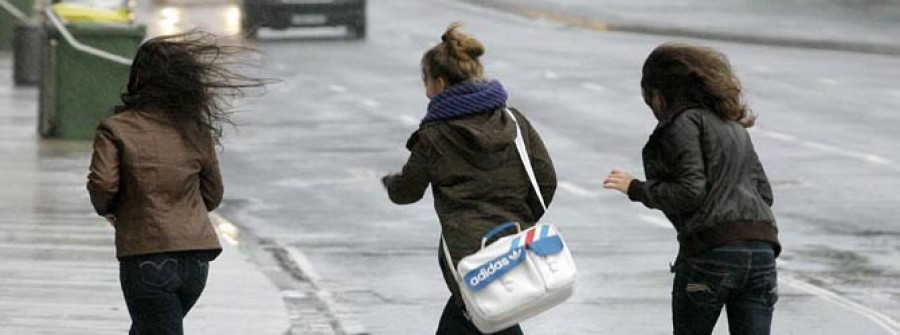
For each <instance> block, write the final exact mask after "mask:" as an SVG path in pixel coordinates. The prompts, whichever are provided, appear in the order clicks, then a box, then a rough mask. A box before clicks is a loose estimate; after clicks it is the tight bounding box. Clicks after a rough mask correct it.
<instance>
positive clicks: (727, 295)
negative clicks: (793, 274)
mask: <svg viewBox="0 0 900 335" xmlns="http://www.w3.org/2000/svg"><path fill="white" fill-rule="evenodd" d="M777 277H778V276H777V272H776V269H775V254H774V252H773V249H772V244H771V243H768V242H757V241H752V242H750V241H748V242H732V243H729V244H727V245H725V246H722V247H718V248H715V249H713V250H709V251H707V252H704V253H703V254H701V255H699V256H696V257H690V258H686V259H684V260H683V262H680V264H679V265H678V266H677V267H676V269H675V285H674V287H673V289H672V322H673V325H674V327H675V335H708V334H712V331H713V328H714V326H715V325H716V320H718V318H719V314H720V313H721V311H722V307H723V306H724V307H725V309H726V311H727V313H728V328H729V331H730V333H731V335H768V334H769V330H770V328H771V324H772V313H773V311H774V309H775V302H776V301H777V300H778V279H777Z"/></svg>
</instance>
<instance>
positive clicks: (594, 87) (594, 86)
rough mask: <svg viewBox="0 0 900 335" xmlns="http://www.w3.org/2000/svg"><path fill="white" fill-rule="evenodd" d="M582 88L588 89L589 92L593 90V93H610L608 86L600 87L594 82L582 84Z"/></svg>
mask: <svg viewBox="0 0 900 335" xmlns="http://www.w3.org/2000/svg"><path fill="white" fill-rule="evenodd" d="M581 87H584V88H586V89H588V90H591V91H594V92H607V91H609V89H608V88H606V86H603V85H600V84H598V83H594V82H589V81H586V82H583V83H581Z"/></svg>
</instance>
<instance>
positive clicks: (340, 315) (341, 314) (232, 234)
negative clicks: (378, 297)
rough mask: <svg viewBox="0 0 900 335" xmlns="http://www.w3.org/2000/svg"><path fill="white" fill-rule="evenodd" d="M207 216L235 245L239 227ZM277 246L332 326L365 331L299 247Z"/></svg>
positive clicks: (294, 294) (288, 295)
mask: <svg viewBox="0 0 900 335" xmlns="http://www.w3.org/2000/svg"><path fill="white" fill-rule="evenodd" d="M348 171H349V170H348ZM357 172H359V171H357ZM363 174H365V173H363ZM209 216H210V219H211V220H212V221H213V224H214V225H215V226H216V228H218V229H219V233H220V234H221V235H222V236H223V237H224V238H225V239H226V240H227V241H228V242H229V243H231V244H232V245H237V244H238V239H239V236H240V228H238V227H237V226H236V225H234V224H233V223H231V221H228V219H226V218H225V217H223V216H222V215H219V214H218V213H210V214H209ZM277 247H278V248H279V249H281V250H283V251H284V253H285V254H286V256H287V257H288V258H290V261H291V262H292V263H293V264H294V266H296V268H297V269H298V270H299V271H300V272H302V274H303V277H304V278H305V279H306V280H307V281H308V282H309V283H310V285H311V286H312V287H313V288H314V293H315V294H316V297H318V298H319V301H321V302H322V303H323V304H325V307H326V308H327V309H328V311H327V313H326V314H327V315H328V316H329V318H330V319H331V320H330V321H329V323H331V324H332V327H335V328H338V329H340V330H341V331H342V332H341V333H342V334H348V335H350V334H365V333H366V331H365V327H364V326H363V325H362V324H361V323H360V322H359V321H357V320H354V319H350V318H349V316H348V314H349V313H347V311H348V309H347V308H344V306H342V305H340V304H338V303H337V302H336V301H335V299H334V295H333V294H332V293H331V292H330V291H328V290H327V289H325V288H324V287H323V286H322V285H321V280H322V276H321V275H320V274H319V272H318V271H316V269H315V267H314V266H313V265H312V262H311V261H310V260H309V258H308V257H306V255H305V254H303V253H302V252H300V250H299V249H297V248H295V247H292V246H289V245H286V244H284V243H281V242H278V243H277ZM297 293H298V292H297V291H291V290H288V291H282V292H281V294H282V296H283V297H284V298H297V297H298V294H297Z"/></svg>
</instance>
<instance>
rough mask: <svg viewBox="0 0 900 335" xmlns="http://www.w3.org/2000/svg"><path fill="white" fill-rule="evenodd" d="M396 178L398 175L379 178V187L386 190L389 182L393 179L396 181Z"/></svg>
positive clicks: (390, 174)
mask: <svg viewBox="0 0 900 335" xmlns="http://www.w3.org/2000/svg"><path fill="white" fill-rule="evenodd" d="M398 176H400V174H399V173H389V174H387V175H385V176H384V177H381V185H382V186H384V188H385V189H387V188H388V185H390V183H391V181H392V180H393V179H396V178H397V177H398Z"/></svg>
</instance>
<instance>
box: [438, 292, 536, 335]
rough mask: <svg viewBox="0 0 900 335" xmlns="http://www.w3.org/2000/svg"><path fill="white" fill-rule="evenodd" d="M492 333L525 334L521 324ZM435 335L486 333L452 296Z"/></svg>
mask: <svg viewBox="0 0 900 335" xmlns="http://www.w3.org/2000/svg"><path fill="white" fill-rule="evenodd" d="M491 334H492V335H523V333H522V328H521V327H519V325H515V326H512V327H509V328H506V329H504V330H501V331H499V332H496V333H491ZM435 335H484V333H482V332H480V331H478V328H476V327H475V324H473V323H472V321H469V318H468V317H466V314H465V313H464V312H463V310H462V309H461V308H459V307H458V306H457V305H456V303H455V302H454V301H453V298H450V300H449V301H447V306H446V307H444V314H442V315H441V323H440V324H438V329H437V332H436V333H435Z"/></svg>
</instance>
